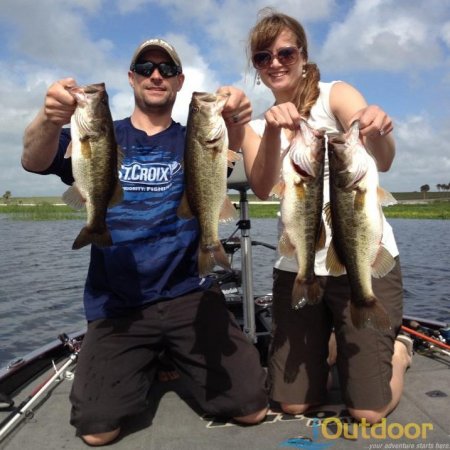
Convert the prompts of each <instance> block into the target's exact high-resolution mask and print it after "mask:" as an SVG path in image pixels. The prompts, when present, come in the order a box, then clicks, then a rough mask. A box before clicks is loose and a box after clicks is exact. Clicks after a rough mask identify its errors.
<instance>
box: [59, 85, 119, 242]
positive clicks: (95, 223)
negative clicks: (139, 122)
mask: <svg viewBox="0 0 450 450" xmlns="http://www.w3.org/2000/svg"><path fill="white" fill-rule="evenodd" d="M69 91H70V93H71V94H72V95H73V96H74V97H75V99H76V101H77V106H76V109H75V112H74V113H73V115H72V118H71V121H70V126H71V128H70V133H71V137H72V141H71V143H70V144H69V148H68V151H67V154H66V157H69V156H70V157H71V158H72V173H73V177H74V179H75V183H74V184H73V185H72V186H71V187H70V188H69V189H68V190H67V191H66V192H65V193H64V194H63V200H64V201H65V202H66V203H67V204H68V205H71V206H72V207H74V208H77V209H80V208H82V207H83V206H85V207H86V211H87V223H86V225H85V226H84V227H83V228H82V229H81V231H80V233H79V234H78V236H77V237H76V239H75V241H74V243H73V245H72V248H73V249H79V248H81V247H84V246H86V245H88V244H95V245H98V246H99V247H106V246H109V245H111V244H112V239H111V234H110V232H109V230H108V227H107V225H106V211H107V209H108V207H110V206H113V205H115V204H117V203H120V202H121V201H122V198H123V192H122V187H121V184H120V181H119V175H118V169H119V167H120V164H121V157H122V151H121V149H120V148H119V146H118V145H117V142H116V138H115V134H114V125H113V120H112V117H111V112H110V110H109V105H108V94H107V92H106V89H105V84H104V83H98V84H90V85H88V86H76V87H72V88H69Z"/></svg>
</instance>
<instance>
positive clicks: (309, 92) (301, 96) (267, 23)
mask: <svg viewBox="0 0 450 450" xmlns="http://www.w3.org/2000/svg"><path fill="white" fill-rule="evenodd" d="M258 16H259V18H258V21H257V23H256V25H255V26H254V27H253V28H252V29H251V30H250V34H249V39H248V50H249V53H250V56H251V55H253V54H254V53H255V52H257V51H261V50H265V49H267V48H268V47H270V46H271V45H272V43H273V42H274V41H275V39H276V38H277V37H278V35H279V34H280V33H281V32H282V31H283V30H285V29H288V30H289V31H291V32H292V34H293V35H294V36H295V38H296V41H297V42H296V44H297V47H299V48H301V52H302V55H303V57H304V59H305V61H306V64H305V66H304V74H303V76H304V78H303V81H302V83H299V84H298V86H297V89H296V91H295V92H294V95H293V96H292V103H294V105H295V106H296V107H297V109H298V111H299V113H300V114H301V115H302V116H303V117H306V118H307V117H309V115H310V111H311V108H312V107H313V105H314V103H315V102H316V100H317V98H318V97H319V80H320V71H319V68H318V67H317V65H316V64H314V63H311V62H309V61H308V40H307V38H306V33H305V30H304V28H303V27H302V26H301V25H300V23H299V22H298V21H297V20H296V19H294V18H293V17H290V16H288V15H286V14H282V13H279V12H277V11H276V10H274V9H273V8H264V9H262V10H261V11H260V12H259V14H258Z"/></svg>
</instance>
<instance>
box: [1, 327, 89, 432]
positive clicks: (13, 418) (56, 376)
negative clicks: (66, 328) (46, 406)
mask: <svg viewBox="0 0 450 450" xmlns="http://www.w3.org/2000/svg"><path fill="white" fill-rule="evenodd" d="M59 339H60V340H61V341H62V343H63V344H64V345H65V346H68V347H69V348H70V350H71V351H72V353H71V354H70V356H69V358H68V359H67V361H65V362H64V363H63V364H62V365H61V367H60V368H59V369H57V368H56V366H55V364H54V362H53V361H52V364H53V367H54V369H55V372H54V373H53V374H52V375H51V376H50V377H49V378H47V379H46V380H45V381H44V382H42V383H41V384H39V385H38V386H36V387H35V388H34V389H33V391H32V392H31V393H30V395H29V396H28V397H27V398H26V399H25V400H23V401H22V402H21V403H20V405H18V406H17V407H16V408H15V409H14V411H12V413H11V414H10V415H9V416H8V417H6V419H5V420H3V421H2V422H1V423H0V441H1V440H2V439H3V438H4V437H5V436H6V435H7V433H8V432H9V431H10V430H11V429H12V428H13V427H14V426H15V425H16V424H17V423H18V422H19V421H20V420H21V419H23V418H24V417H25V416H26V414H27V412H28V411H30V408H31V406H32V405H33V404H34V403H35V402H36V400H37V399H38V398H40V397H41V396H42V394H43V393H44V392H46V391H47V390H48V388H49V387H50V386H51V385H52V384H53V383H54V381H62V379H63V378H60V375H61V374H63V373H64V371H65V370H66V369H67V368H68V367H69V366H70V365H71V364H73V363H74V362H75V361H76V359H77V357H78V352H79V349H80V344H79V343H78V342H76V341H75V340H74V339H70V338H69V337H68V336H67V334H61V335H60V336H59Z"/></svg>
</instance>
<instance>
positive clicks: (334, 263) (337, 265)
mask: <svg viewBox="0 0 450 450" xmlns="http://www.w3.org/2000/svg"><path fill="white" fill-rule="evenodd" d="M325 267H326V269H327V270H328V271H329V272H330V275H332V276H335V277H338V276H339V275H344V274H345V273H346V270H345V266H344V264H342V262H341V260H340V259H339V256H338V254H337V253H336V249H335V248H334V245H333V241H331V243H330V246H329V247H328V251H327V257H326V260H325Z"/></svg>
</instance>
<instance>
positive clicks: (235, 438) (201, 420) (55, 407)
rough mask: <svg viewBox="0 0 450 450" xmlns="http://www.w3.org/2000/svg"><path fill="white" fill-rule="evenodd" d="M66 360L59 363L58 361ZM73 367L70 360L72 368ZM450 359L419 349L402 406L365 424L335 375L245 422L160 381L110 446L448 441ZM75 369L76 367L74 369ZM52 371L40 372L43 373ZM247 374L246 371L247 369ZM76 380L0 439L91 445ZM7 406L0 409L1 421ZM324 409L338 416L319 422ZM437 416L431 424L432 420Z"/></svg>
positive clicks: (8, 448) (189, 448)
mask: <svg viewBox="0 0 450 450" xmlns="http://www.w3.org/2000/svg"><path fill="white" fill-rule="evenodd" d="M60 364H61V363H60ZM69 369H70V368H69ZM449 369H450V363H449V359H448V358H446V359H445V360H444V359H439V358H438V357H436V358H430V357H426V356H423V355H419V354H417V353H416V354H415V355H414V356H413V364H412V367H411V368H410V369H409V370H408V373H407V375H406V384H405V391H404V395H403V397H402V400H401V402H400V405H399V406H398V408H397V409H396V410H395V411H394V412H393V413H392V414H391V415H390V416H389V417H388V419H387V421H386V422H385V423H384V424H382V425H377V426H376V427H372V428H366V429H362V428H361V427H360V426H357V425H355V424H353V423H352V422H351V420H350V419H349V417H348V416H347V414H346V411H345V407H344V406H343V405H342V403H341V401H340V398H339V390H338V386H337V383H336V382H335V383H334V386H333V388H332V389H331V391H330V400H329V403H328V404H327V405H323V406H321V407H320V409H316V410H314V411H310V412H308V413H307V414H304V415H298V416H289V415H284V414H281V413H280V412H278V411H277V409H276V407H275V406H274V407H273V408H272V411H271V412H270V413H269V414H268V416H267V418H266V420H265V422H264V423H262V424H260V425H257V426H239V425H237V424H233V423H229V422H223V421H220V420H218V419H213V418H209V417H202V415H201V413H199V411H197V409H196V407H195V405H194V404H192V401H191V398H190V397H189V395H188V394H187V393H186V392H184V391H183V388H182V385H181V383H180V382H179V381H168V382H164V383H160V382H158V383H156V384H155V385H154V387H153V389H152V391H151V392H150V407H149V409H148V413H147V414H145V415H141V416H140V417H138V418H130V419H129V420H128V422H127V423H126V424H125V425H124V429H123V433H122V435H121V436H120V438H119V439H118V440H117V441H116V442H114V443H113V444H111V445H110V446H108V448H109V447H111V448H114V449H127V450H130V449H132V450H137V449H146V450H151V449H155V450H178V449H179V450H201V449H208V450H224V449H227V450H232V449H236V450H237V449H239V450H241V449H258V450H265V449H267V450H269V449H270V450H273V449H277V448H311V449H320V448H326V447H331V448H333V449H335V450H338V449H352V448H354V449H363V448H372V449H374V448H414V449H416V448H434V449H438V448H450V402H449V399H450V397H449V396H450V370H449ZM69 375H70V373H69ZM46 376H47V377H48V374H47V375H42V376H41V378H42V379H45V378H46ZM242 376H245V375H244V374H243V375H242ZM39 382H40V379H35V380H33V382H32V383H31V386H28V387H27V388H26V389H25V390H23V391H22V392H19V393H18V394H17V396H16V404H19V403H20V402H21V401H22V400H23V399H24V398H26V397H27V396H28V395H29V393H30V390H32V389H33V387H35V386H36V385H38V384H39ZM71 384H72V381H71V380H70V377H69V378H67V377H66V378H65V379H64V380H63V381H62V382H60V383H55V386H54V388H53V389H52V390H51V393H50V394H49V395H47V396H46V397H45V398H44V399H42V400H41V404H40V405H39V407H37V406H34V407H33V409H34V414H32V415H30V416H29V417H27V418H25V419H24V420H22V421H21V422H20V423H19V424H18V425H17V426H16V427H15V428H14V429H13V430H12V431H11V432H10V433H9V434H8V436H6V438H5V439H4V440H3V442H1V443H0V448H1V449H5V450H15V449H17V450H19V449H20V450H23V449H34V450H40V449H42V450H48V449H58V450H59V449H69V450H78V449H86V448H87V445H85V444H84V443H83V442H82V441H81V440H80V439H79V438H77V437H76V436H75V430H74V428H73V427H71V426H70V425H69V412H70V404H69V399H68V396H69V392H70V388H71ZM8 414H9V413H8V412H4V411H3V412H0V422H1V421H2V420H4V418H5V416H7V415H8ZM326 417H336V418H340V421H337V420H333V421H332V422H330V423H329V424H328V426H327V427H324V426H322V425H320V421H321V420H322V421H323V420H324V419H325V418H326ZM430 424H431V425H430Z"/></svg>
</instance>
